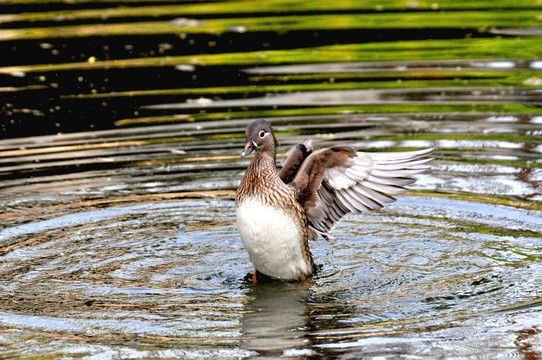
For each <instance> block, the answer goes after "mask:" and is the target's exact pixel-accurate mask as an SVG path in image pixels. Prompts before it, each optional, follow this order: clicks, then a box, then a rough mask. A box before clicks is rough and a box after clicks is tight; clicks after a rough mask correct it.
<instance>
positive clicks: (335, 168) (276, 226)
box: [235, 120, 435, 281]
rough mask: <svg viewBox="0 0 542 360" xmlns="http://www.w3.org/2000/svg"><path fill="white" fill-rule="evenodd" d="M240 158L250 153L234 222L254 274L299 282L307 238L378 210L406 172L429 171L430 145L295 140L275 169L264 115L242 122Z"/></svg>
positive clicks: (304, 272) (307, 265)
mask: <svg viewBox="0 0 542 360" xmlns="http://www.w3.org/2000/svg"><path fill="white" fill-rule="evenodd" d="M246 135H247V137H246V143H245V150H244V151H243V152H242V154H241V156H245V155H247V154H249V153H250V152H252V151H254V150H256V156H255V157H254V159H253V160H252V162H251V163H250V165H249V166H248V168H247V171H246V172H245V176H244V177H243V180H242V181H241V184H240V186H239V188H238V189H237V193H236V196H235V204H236V213H237V222H238V228H239V232H240V234H241V238H242V240H243V244H244V245H245V248H246V249H247V251H248V253H249V256H250V260H251V261H252V263H253V265H254V267H255V268H256V270H257V271H259V272H260V273H262V274H264V275H267V276H269V277H272V278H277V279H283V280H290V281H296V280H304V279H306V278H307V277H309V276H311V275H312V273H313V268H314V266H313V265H314V264H313V260H312V255H311V253H310V250H309V245H308V239H309V238H316V237H317V234H321V235H322V236H323V237H324V238H326V239H328V238H330V237H331V231H332V229H333V227H334V226H335V224H336V223H337V222H338V221H339V220H340V219H341V218H342V217H343V216H344V215H346V214H347V213H350V212H352V213H359V212H365V211H371V210H375V209H379V208H381V207H382V206H383V205H384V204H385V203H389V202H392V201H394V200H395V199H394V198H393V197H392V196H391V195H394V194H400V193H404V192H406V191H407V189H405V188H404V186H405V185H408V184H411V183H413V182H414V181H416V180H415V179H414V178H411V177H410V176H411V175H414V174H420V173H423V172H425V171H427V170H428V168H419V167H413V166H415V165H420V164H424V163H427V162H429V161H431V160H432V159H431V158H428V157H427V155H429V154H431V153H433V152H434V151H435V149H425V150H420V151H409V152H394V153H371V154H369V153H361V152H356V151H355V149H353V148H351V147H344V146H337V147H331V148H325V149H320V150H317V151H313V150H312V146H311V144H310V142H305V143H303V144H297V145H296V146H294V147H293V148H292V150H290V152H289V153H288V158H287V160H286V162H285V165H284V167H283V168H282V170H281V171H280V172H277V169H276V165H275V159H276V147H277V145H278V142H277V140H276V138H275V136H274V135H273V130H272V128H271V126H270V125H269V124H268V123H267V122H266V121H265V120H258V121H255V122H253V123H251V124H250V125H248V127H247V130H246Z"/></svg>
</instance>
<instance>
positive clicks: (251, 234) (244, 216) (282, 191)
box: [236, 153, 313, 280]
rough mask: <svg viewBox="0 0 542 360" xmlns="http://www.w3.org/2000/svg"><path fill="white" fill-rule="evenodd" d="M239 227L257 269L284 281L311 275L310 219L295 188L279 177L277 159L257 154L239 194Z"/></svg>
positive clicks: (237, 208)
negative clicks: (276, 165)
mask: <svg viewBox="0 0 542 360" xmlns="http://www.w3.org/2000/svg"><path fill="white" fill-rule="evenodd" d="M236 215H237V227H238V229H239V233H240V234H241V239H242V240H243V244H244V246H245V249H246V250H247V252H248V254H249V256H250V261H251V262H252V264H253V265H254V267H255V268H256V270H257V271H259V272H260V273H262V274H264V275H267V276H269V277H273V278H276V279H282V280H300V279H305V278H307V277H308V276H310V275H311V274H312V267H313V262H312V255H311V253H310V250H309V246H308V227H307V225H308V219H307V216H306V215H305V211H304V210H303V207H302V206H301V204H299V203H298V202H297V194H296V190H295V189H294V188H293V187H292V186H290V185H287V184H285V183H284V182H283V181H282V179H281V178H280V177H279V175H278V173H277V170H276V167H275V159H274V158H271V157H270V156H268V155H267V154H263V153H260V154H257V155H256V157H255V158H254V160H252V162H251V163H250V165H249V167H248V169H247V171H246V173H245V176H244V178H243V181H242V182H241V185H240V186H239V189H238V190H237V194H236Z"/></svg>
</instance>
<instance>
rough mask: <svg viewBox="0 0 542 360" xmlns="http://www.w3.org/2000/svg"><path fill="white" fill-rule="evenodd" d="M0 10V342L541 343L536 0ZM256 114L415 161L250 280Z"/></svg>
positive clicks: (198, 350) (239, 350)
mask: <svg viewBox="0 0 542 360" xmlns="http://www.w3.org/2000/svg"><path fill="white" fill-rule="evenodd" d="M2 4H3V5H2V6H3V9H2V10H1V11H2V12H3V15H0V50H1V53H2V54H3V56H2V57H1V58H0V93H1V96H2V99H3V101H2V104H1V105H2V108H1V111H0V134H2V135H1V140H0V358H2V359H3V358H21V359H25V358H32V359H36V358H37V359H42V358H43V359H45V358H46V359H50V358H71V357H82V358H89V359H91V358H95V359H103V358H239V357H257V356H261V357H285V358H320V357H330V358H344V359H354V358H394V359H395V358H485V357H487V358H504V357H518V358H524V359H540V358H542V290H540V289H541V287H540V284H541V283H542V235H541V234H542V170H541V168H542V157H541V153H542V140H541V139H542V110H541V105H542V74H541V69H542V46H541V45H540V44H541V43H542V42H541V41H540V40H541V39H540V36H541V35H542V33H541V32H540V19H541V16H542V5H541V4H540V2H536V1H517V2H514V4H511V2H508V1H458V0H456V1H453V2H452V1H440V2H438V3H437V2H423V1H410V2H408V1H392V0H386V1H378V2H376V3H375V2H368V1H367V2H366V1H342V0H337V1H334V2H333V3H332V4H330V3H328V2H314V3H313V4H311V5H308V3H307V2H305V1H294V0H291V1H283V0H270V1H266V2H262V3H260V2H257V3H256V2H251V1H247V2H245V1H231V2H226V1H223V2H221V1H218V2H209V3H204V2H196V1H194V2H175V1H168V0H162V1H152V0H148V1H145V0H124V1H119V2H116V1H114V0H102V1H98V0H96V1H90V0H71V1H69V2H64V1H46V0H33V1H22V0H20V1H19V0H4V1H2ZM260 118H265V119H266V120H268V121H269V122H270V123H271V124H272V125H273V127H274V129H275V132H276V135H277V137H278V140H279V143H280V147H279V159H278V162H279V163H280V162H281V161H283V160H284V157H285V153H286V151H287V150H288V149H289V148H290V147H291V146H292V145H293V144H295V143H298V142H301V141H303V140H304V139H306V138H312V139H313V141H314V145H315V147H317V148H318V147H325V146H331V145H334V144H341V145H348V146H354V147H356V148H357V149H359V150H361V151H383V150H388V149H391V150H409V149H419V148H425V147H429V146H436V147H438V152H437V153H436V160H435V161H434V162H433V163H432V171H431V172H430V173H427V174H423V175H420V176H418V181H417V182H416V183H415V184H414V185H412V191H411V192H409V193H408V194H406V195H404V196H400V197H399V198H398V200H397V202H395V203H394V204H391V205H390V206H388V207H386V208H385V209H383V210H381V211H379V212H375V213H371V214H363V215H350V216H348V217H346V218H345V219H344V220H343V221H342V222H341V223H340V224H339V225H338V226H337V228H336V229H335V231H334V235H335V237H336V240H335V241H334V242H326V241H324V240H322V239H321V240H319V241H315V242H312V243H311V248H312V252H313V254H314V257H315V261H316V263H317V264H318V266H319V268H320V270H319V271H318V273H317V274H316V275H315V276H314V277H313V278H311V279H309V280H307V281H305V282H302V283H282V282H276V283H271V284H260V285H253V284H251V283H249V282H248V281H246V280H245V276H246V275H247V274H248V273H249V272H251V271H252V266H251V264H250V261H249V259H248V255H247V254H246V252H245V251H244V249H243V246H242V243H241V241H240V238H239V235H238V233H237V228H236V224H235V221H236V220H235V211H234V201H233V197H234V192H235V189H236V188H237V186H238V184H239V182H240V180H241V177H242V175H243V173H244V170H245V168H246V166H247V165H248V162H249V161H250V159H246V158H240V157H239V154H240V152H241V150H242V147H243V145H244V128H245V126H246V125H247V124H248V123H249V122H251V121H252V120H254V119H260Z"/></svg>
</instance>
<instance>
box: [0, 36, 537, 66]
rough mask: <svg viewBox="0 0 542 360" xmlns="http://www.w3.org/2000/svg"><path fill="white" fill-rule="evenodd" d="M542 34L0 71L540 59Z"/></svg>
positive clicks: (133, 60)
mask: <svg viewBox="0 0 542 360" xmlns="http://www.w3.org/2000/svg"><path fill="white" fill-rule="evenodd" d="M541 57H542V47H540V38H536V37H535V38H514V39H510V38H489V39H456V40H410V41H397V42H373V43H367V44H346V45H331V46H321V47H315V48H303V49H292V50H267V51H253V52H241V53H225V54H203V55H186V56H168V57H151V58H136V59H123V60H106V61H95V62H78V63H65V64H36V65H25V66H9V67H0V74H11V73H15V72H25V73H28V72H40V71H63V70H91V69H115V68H121V69H122V68H137V67H161V66H177V65H181V64H190V65H200V66H209V65H242V66H255V65H268V64H284V63H326V62H352V61H396V60H397V59H401V60H404V61H406V60H426V61H430V60H451V59H502V58H508V59H538V58H541Z"/></svg>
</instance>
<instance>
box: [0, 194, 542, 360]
mask: <svg viewBox="0 0 542 360" xmlns="http://www.w3.org/2000/svg"><path fill="white" fill-rule="evenodd" d="M234 221H235V219H234V209H233V202H232V201H231V200H228V199H227V198H226V199H223V200H219V199H214V200H212V199H210V200H186V201H165V202H150V203H142V204H135V203H134V204H132V205H124V206H115V207H110V208H107V209H103V210H93V211H87V212H78V213H73V214H69V215H63V216H60V217H58V218H54V219H52V220H44V221H40V222H33V223H29V224H23V225H19V226H16V227H11V228H9V229H6V230H4V231H3V232H2V233H0V240H1V241H2V243H7V242H10V239H11V238H13V237H17V238H21V237H25V238H28V239H33V240H34V241H32V242H31V243H28V244H27V246H24V247H20V248H17V249H14V250H12V251H8V252H6V254H5V255H4V256H3V261H2V263H1V264H0V277H1V279H2V282H1V290H2V291H1V292H2V294H3V295H2V297H1V299H0V301H1V304H2V306H1V308H2V311H1V312H0V323H1V324H2V327H3V329H4V330H3V333H2V336H1V339H2V343H3V345H4V350H3V355H4V356H14V357H16V356H23V355H25V354H31V353H38V352H42V351H47V352H50V353H55V354H57V355H60V356H66V355H68V354H78V356H81V355H87V356H92V355H95V356H109V355H111V354H115V356H130V357H132V356H133V357H167V356H179V357H202V356H203V357H206V356H211V357H228V356H235V357H237V356H247V355H250V354H256V353H259V354H264V355H265V354H267V355H284V354H286V355H288V354H289V355H291V356H310V355H317V354H320V355H324V354H325V355H331V354H336V355H338V354H340V353H342V352H345V351H349V352H350V351H351V350H352V349H355V351H354V354H355V353H356V351H358V350H359V349H364V350H363V351H364V353H366V351H367V350H370V349H373V350H374V351H377V349H380V350H378V351H379V352H380V353H386V351H387V350H386V349H388V348H389V349H390V350H389V351H390V353H397V348H398V347H399V348H401V349H402V348H404V351H406V352H418V351H420V353H422V354H423V353H424V352H428V354H432V355H434V354H439V353H442V354H446V353H447V351H448V350H447V349H449V348H450V347H452V348H454V351H456V353H457V354H464V355H472V354H476V353H478V354H479V355H482V354H486V355H488V353H487V352H486V353H483V352H482V350H481V349H482V348H483V346H486V345H487V344H488V343H489V344H491V346H492V348H493V349H494V350H495V351H498V349H499V348H501V347H502V349H505V348H507V347H508V346H509V345H510V344H513V343H514V342H517V341H521V339H522V334H531V335H530V336H532V337H535V338H540V333H539V330H538V324H539V322H538V323H537V321H540V320H542V318H540V313H539V310H538V309H539V307H540V306H541V304H542V303H541V302H540V298H539V290H538V286H537V284H539V283H540V282H541V281H542V267H541V265H540V264H541V262H540V250H541V248H542V237H541V236H540V233H541V231H542V216H541V215H540V213H538V212H532V211H529V210H522V209H517V208H509V207H504V206H500V205H490V204H480V203H473V202H469V201H461V200H447V199H440V198H431V197H412V196H405V197H401V198H400V200H399V201H398V202H397V203H396V204H395V205H394V206H392V207H390V208H389V209H388V210H386V211H382V212H380V213H375V214H371V215H366V216H350V217H349V218H348V219H347V221H345V222H343V223H342V224H341V225H340V226H339V227H338V228H337V229H336V236H337V238H338V240H337V241H336V242H335V243H327V242H324V241H318V242H314V243H312V247H313V253H314V255H315V258H316V261H317V263H318V264H319V265H320V266H321V269H320V271H319V273H318V274H317V275H316V276H315V277H314V278H313V279H312V280H310V281H309V282H307V283H304V284H285V283H275V284H269V285H260V286H252V285H249V284H248V283H247V282H245V281H244V280H243V279H242V278H243V276H244V274H246V273H248V272H249V271H250V270H251V266H250V263H249V260H248V257H247V256H246V254H245V253H244V251H243V249H242V245H241V243H240V241H239V239H238V235H237V233H236V228H235V226H234V225H233V224H234ZM525 319H527V320H528V321H525ZM467 334H471V335H467ZM25 338H30V339H32V340H24V339H25ZM21 341H25V342H26V344H27V349H26V350H24V351H23V350H21V348H19V347H18V346H17V344H18V343H20V342H21ZM74 341H75V342H77V343H78V345H74ZM529 341H534V340H532V339H531V340H529ZM484 344H485V345H484ZM356 349H357V350H356ZM382 349H384V350H382ZM478 351H480V352H478ZM484 351H486V350H484Z"/></svg>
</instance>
